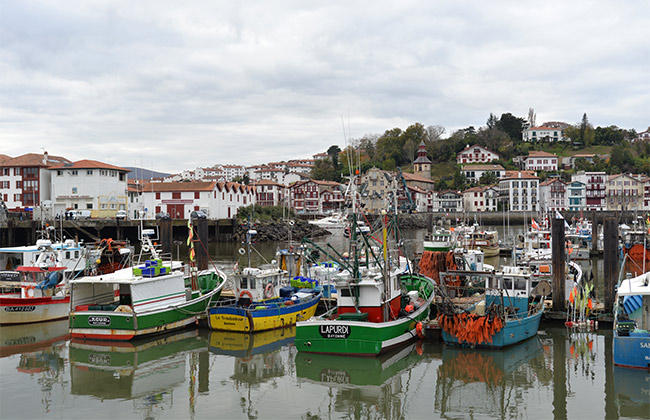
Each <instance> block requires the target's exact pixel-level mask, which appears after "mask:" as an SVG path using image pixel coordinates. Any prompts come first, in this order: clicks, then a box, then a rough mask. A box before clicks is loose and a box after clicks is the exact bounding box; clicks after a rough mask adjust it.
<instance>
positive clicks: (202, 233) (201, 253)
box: [192, 219, 208, 270]
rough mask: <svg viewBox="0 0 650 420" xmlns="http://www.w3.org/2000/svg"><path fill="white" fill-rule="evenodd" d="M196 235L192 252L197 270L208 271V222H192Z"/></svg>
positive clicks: (204, 220)
mask: <svg viewBox="0 0 650 420" xmlns="http://www.w3.org/2000/svg"><path fill="white" fill-rule="evenodd" d="M192 223H193V224H194V229H195V232H196V235H195V237H194V239H195V242H194V252H196V266H197V268H198V269H199V270H207V269H208V221H207V219H194V220H192Z"/></svg>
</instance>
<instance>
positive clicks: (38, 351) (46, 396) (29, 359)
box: [0, 319, 69, 417]
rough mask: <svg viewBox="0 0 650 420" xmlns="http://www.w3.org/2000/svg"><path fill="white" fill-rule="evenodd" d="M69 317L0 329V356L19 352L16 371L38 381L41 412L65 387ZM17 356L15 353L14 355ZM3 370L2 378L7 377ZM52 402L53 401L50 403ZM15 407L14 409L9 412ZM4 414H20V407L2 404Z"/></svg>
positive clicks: (12, 415) (47, 410)
mask: <svg viewBox="0 0 650 420" xmlns="http://www.w3.org/2000/svg"><path fill="white" fill-rule="evenodd" d="M68 338H69V334H68V320H65V319H64V320H59V321H50V322H41V323H35V324H23V325H11V326H3V327H2V329H1V330H0V357H3V358H4V357H9V356H14V355H18V354H19V355H20V359H19V361H18V366H16V371H18V372H20V373H27V374H29V377H31V378H34V379H36V380H37V381H38V384H39V387H40V389H41V391H42V396H41V403H42V404H43V406H44V413H49V412H50V411H51V408H52V406H53V405H55V401H56V397H55V396H56V395H57V394H58V392H59V391H60V390H63V389H64V388H65V383H66V377H65V374H64V371H65V365H66V357H65V353H66V342H67V340H68ZM16 357H17V356H16ZM7 374H8V372H3V377H9V376H8V375H7ZM53 403H54V404H53ZM12 410H17V411H12ZM2 411H3V416H7V417H14V416H17V417H20V416H21V415H23V414H24V412H23V411H22V410H21V408H20V407H13V406H11V404H4V405H3V410H2Z"/></svg>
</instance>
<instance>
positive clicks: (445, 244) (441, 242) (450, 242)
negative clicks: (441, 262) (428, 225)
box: [423, 228, 454, 252]
mask: <svg viewBox="0 0 650 420" xmlns="http://www.w3.org/2000/svg"><path fill="white" fill-rule="evenodd" d="M452 234H453V231H452V230H449V229H440V228H436V229H433V230H432V231H431V232H429V233H427V234H426V235H425V236H424V242H423V246H424V250H425V251H441V252H447V251H449V250H451V249H453V247H454V236H453V235H452Z"/></svg>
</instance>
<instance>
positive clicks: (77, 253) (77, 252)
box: [74, 251, 79, 259]
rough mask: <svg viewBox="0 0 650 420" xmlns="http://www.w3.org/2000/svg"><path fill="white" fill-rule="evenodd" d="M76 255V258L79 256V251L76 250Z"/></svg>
mask: <svg viewBox="0 0 650 420" xmlns="http://www.w3.org/2000/svg"><path fill="white" fill-rule="evenodd" d="M74 257H75V259H77V258H79V251H75V252H74Z"/></svg>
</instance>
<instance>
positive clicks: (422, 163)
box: [413, 141, 431, 179]
mask: <svg viewBox="0 0 650 420" xmlns="http://www.w3.org/2000/svg"><path fill="white" fill-rule="evenodd" d="M413 172H414V173H415V174H416V175H420V176H421V177H423V178H426V179H431V161H430V160H429V158H428V157H427V147H426V146H425V145H424V142H423V141H422V142H420V148H419V149H418V158H417V159H415V161H414V162H413Z"/></svg>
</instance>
